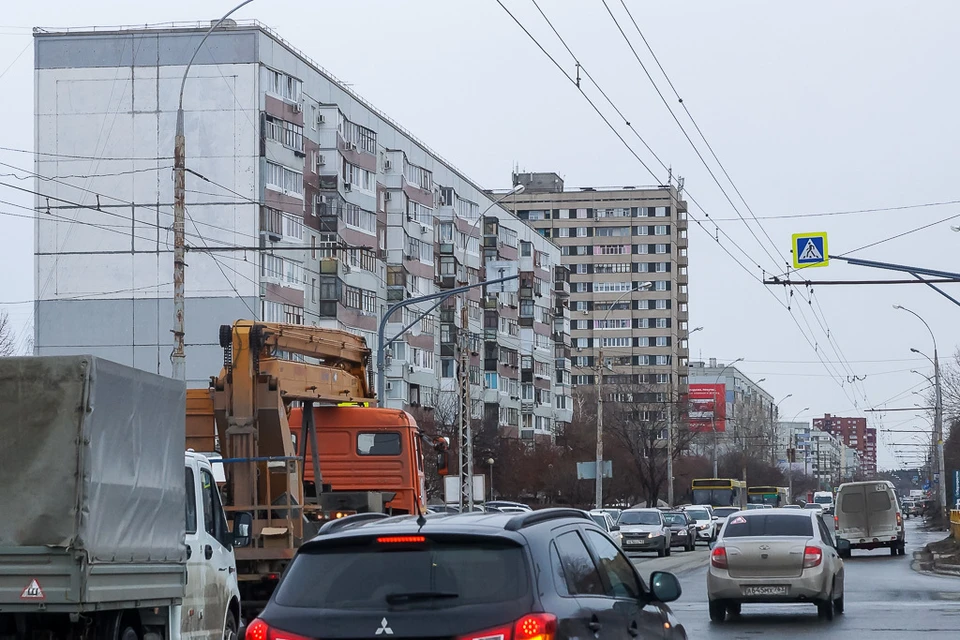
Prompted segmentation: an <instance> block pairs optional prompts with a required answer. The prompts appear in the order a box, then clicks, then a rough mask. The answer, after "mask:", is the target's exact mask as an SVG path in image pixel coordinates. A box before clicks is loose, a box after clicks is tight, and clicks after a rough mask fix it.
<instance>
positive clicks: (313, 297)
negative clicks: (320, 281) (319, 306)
mask: <svg viewBox="0 0 960 640" xmlns="http://www.w3.org/2000/svg"><path fill="white" fill-rule="evenodd" d="M316 301H317V279H316V278H310V302H316Z"/></svg>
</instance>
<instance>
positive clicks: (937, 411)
mask: <svg viewBox="0 0 960 640" xmlns="http://www.w3.org/2000/svg"><path fill="white" fill-rule="evenodd" d="M893 308H894V309H899V310H901V311H906V312H907V313H909V314H911V315H913V316H914V317H915V318H917V320H919V321H920V322H922V323H923V326H925V327H926V328H927V331H929V332H930V339H931V340H932V341H933V360H932V364H933V378H934V385H935V386H936V396H937V397H936V403H935V407H934V413H933V431H934V439H935V443H936V449H935V453H936V456H937V459H936V463H937V472H938V474H939V476H940V479H939V481H938V482H937V496H938V498H939V500H940V516H941V518H943V517H945V516H946V513H947V512H946V509H947V478H946V471H945V469H944V460H943V393H942V389H941V386H940V357H939V355H938V351H937V338H936V336H935V335H933V329H931V328H930V325H929V324H927V321H926V320H924V319H923V318H921V317H920V315H919V314H917V313H916V312H915V311H911V310H910V309H907V308H906V307H904V306H901V305H898V304H895V305H893ZM910 351H913V352H915V353H919V354H920V355H922V356H923V357H924V358H927V360H929V359H930V358H929V357H928V356H927V355H925V354H924V353H922V352H920V351H919V350H917V349H910Z"/></svg>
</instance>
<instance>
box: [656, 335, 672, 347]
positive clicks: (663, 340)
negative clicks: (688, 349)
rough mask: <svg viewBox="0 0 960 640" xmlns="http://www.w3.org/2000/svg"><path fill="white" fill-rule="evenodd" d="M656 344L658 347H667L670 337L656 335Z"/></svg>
mask: <svg viewBox="0 0 960 640" xmlns="http://www.w3.org/2000/svg"><path fill="white" fill-rule="evenodd" d="M656 345H657V346H658V347H669V346H670V338H668V337H667V336H657V343H656Z"/></svg>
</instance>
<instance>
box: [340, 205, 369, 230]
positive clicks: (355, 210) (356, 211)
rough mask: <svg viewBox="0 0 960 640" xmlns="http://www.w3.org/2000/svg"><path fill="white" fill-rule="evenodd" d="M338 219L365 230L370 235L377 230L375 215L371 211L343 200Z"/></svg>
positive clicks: (349, 225)
mask: <svg viewBox="0 0 960 640" xmlns="http://www.w3.org/2000/svg"><path fill="white" fill-rule="evenodd" d="M340 219H341V220H343V223H344V224H345V225H347V226H348V227H353V228H355V229H359V230H361V231H365V232H367V233H369V234H371V235H373V234H375V233H376V232H377V216H376V214H375V213H373V212H371V211H365V210H363V209H361V208H360V207H358V206H357V205H355V204H350V203H349V202H345V203H344V204H343V206H342V207H341V208H340Z"/></svg>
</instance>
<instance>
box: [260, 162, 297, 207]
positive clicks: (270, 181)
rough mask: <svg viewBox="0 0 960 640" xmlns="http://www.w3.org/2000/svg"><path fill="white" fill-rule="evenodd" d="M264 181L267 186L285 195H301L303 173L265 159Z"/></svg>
mask: <svg viewBox="0 0 960 640" xmlns="http://www.w3.org/2000/svg"><path fill="white" fill-rule="evenodd" d="M266 174H267V175H266V177H265V182H266V185H267V187H268V188H271V189H274V190H276V191H282V192H283V193H285V194H286V195H290V196H295V197H298V198H302V197H303V174H302V173H300V172H299V171H294V170H293V169H288V168H286V167H284V166H283V165H280V164H276V163H275V162H270V161H267V165H266Z"/></svg>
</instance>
